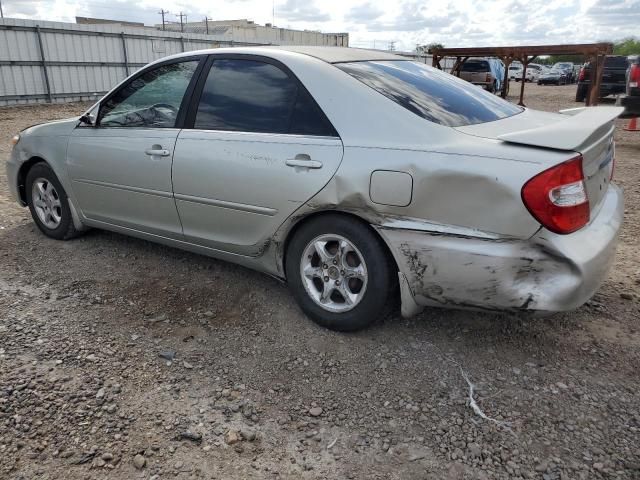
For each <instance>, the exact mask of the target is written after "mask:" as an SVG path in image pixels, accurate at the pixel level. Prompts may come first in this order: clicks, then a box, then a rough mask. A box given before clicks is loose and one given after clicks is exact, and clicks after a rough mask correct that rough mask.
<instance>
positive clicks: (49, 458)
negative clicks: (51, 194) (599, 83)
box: [0, 85, 640, 479]
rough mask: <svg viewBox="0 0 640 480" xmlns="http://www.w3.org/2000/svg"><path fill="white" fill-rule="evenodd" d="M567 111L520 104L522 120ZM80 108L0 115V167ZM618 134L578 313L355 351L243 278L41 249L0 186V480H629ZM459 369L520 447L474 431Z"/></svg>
mask: <svg viewBox="0 0 640 480" xmlns="http://www.w3.org/2000/svg"><path fill="white" fill-rule="evenodd" d="M512 86H513V85H512ZM515 91H516V89H512V92H514V93H515ZM574 95H575V86H566V87H551V86H549V87H539V86H537V85H527V91H526V97H525V102H526V103H527V105H528V106H530V107H533V108H539V109H544V110H553V111H555V110H559V109H561V108H570V107H574V106H576V104H575V103H574V102H573V97H574ZM512 98H515V96H514V97H512ZM85 108H86V105H82V104H65V105H44V106H29V107H12V108H2V109H0V125H2V129H1V130H0V157H6V156H7V155H8V152H9V147H8V142H9V139H10V137H11V136H12V135H13V134H14V133H15V132H17V131H19V130H21V129H22V128H25V127H27V126H29V125H32V124H34V123H38V122H43V121H47V120H53V119H56V118H63V117H68V116H71V115H78V114H80V113H82V111H83V110H84V109H85ZM623 124H624V122H623V121H619V122H618V126H619V128H618V129H617V132H616V142H617V155H616V173H615V177H616V181H617V183H618V184H620V185H622V186H623V187H624V189H625V195H626V205H627V207H626V211H625V223H624V228H623V231H622V236H621V241H620V247H619V251H618V254H617V256H616V262H615V265H614V268H613V269H612V271H611V273H610V275H609V278H608V279H607V281H606V282H605V284H604V285H603V287H602V288H601V290H600V291H599V293H598V294H597V295H596V296H595V297H594V299H593V300H592V301H591V302H589V303H588V304H587V305H585V306H584V307H582V308H580V309H579V310H577V311H575V312H571V313H567V314H562V315H556V316H554V317H550V318H545V319H536V320H531V319H527V318H525V317H519V316H517V315H512V314H510V315H505V316H501V315H490V314H483V313H471V312H459V311H447V310H438V309H432V310H428V311H426V312H424V314H422V315H421V316H419V317H417V318H414V319H411V320H402V319H399V318H393V319H390V320H388V321H387V322H385V323H384V324H381V325H377V326H376V327H374V328H371V329H369V330H367V331H364V332H360V333H357V334H351V335H344V334H337V333H334V332H330V331H327V330H323V329H321V328H319V327H316V326H315V325H314V324H313V323H312V322H311V321H309V320H308V319H306V318H305V317H304V315H302V313H301V312H300V311H299V310H298V308H297V307H296V306H295V304H294V302H293V299H292V298H291V296H290V295H289V293H288V291H287V289H286V287H285V286H283V285H281V284H280V283H278V282H277V281H275V280H273V279H270V278H268V277H265V276H263V275H260V274H258V273H255V272H252V271H249V270H246V269H244V268H242V267H238V266H235V265H231V264H228V263H224V262H220V261H216V260H212V259H209V258H205V257H200V256H197V255H192V254H189V253H185V252H182V251H179V250H175V249H170V248H166V247H163V246H159V245H155V244H151V243H148V242H145V241H141V240H136V239H132V238H127V237H124V236H122V235H117V234H114V233H108V232H101V231H92V232H90V233H89V234H87V235H85V236H83V237H81V238H78V239H77V240H74V241H71V242H56V241H53V240H49V239H47V238H45V237H43V236H42V235H41V234H40V233H39V231H38V230H37V229H36V227H35V226H34V225H33V223H32V221H31V219H30V218H29V212H28V211H27V210H25V209H22V208H20V207H18V206H17V205H16V204H14V203H13V202H12V201H10V199H9V198H8V190H7V186H6V178H5V177H4V172H0V478H10V479H21V478H43V479H51V478H60V479H76V478H78V479H80V478H82V479H87V478H96V479H97V478H104V477H105V475H106V474H107V473H108V472H111V473H110V476H111V478H127V479H128V478H155V479H158V478H173V477H176V478H207V479H210V478H220V479H230V478H234V479H236V478H237V479H248V478H256V479H263V478H291V479H300V478H309V479H311V478H318V479H329V478H330V479H344V478H354V479H360V478H368V479H383V478H384V479H414V478H415V479H443V478H448V479H462V478H473V479H482V478H501V479H507V478H509V479H510V478H545V479H559V478H572V479H573V478H576V479H580V478H582V479H592V478H627V479H635V478H640V447H639V445H640V441H639V440H640V436H639V433H638V432H639V429H640V389H639V388H638V386H639V382H638V373H637V372H638V371H639V369H640V361H639V360H640V354H639V352H640V349H639V348H638V347H639V342H640V333H639V332H640V330H639V329H640V327H639V325H638V321H639V319H640V300H639V299H640V264H639V263H638V258H639V255H640V243H639V242H638V238H639V236H640V231H639V226H640V218H639V215H640V214H639V210H640V209H639V207H640V160H639V154H640V134H639V133H631V132H624V131H622V129H621V128H620V127H622V125H623ZM458 365H461V366H462V367H463V368H464V370H465V371H466V372H467V373H468V375H469V379H470V381H472V382H473V383H474V384H475V398H476V400H477V402H478V405H479V406H480V408H482V410H483V411H484V412H485V413H486V414H487V415H488V416H490V417H492V418H494V419H496V420H498V421H500V422H508V423H509V425H510V430H511V431H512V432H513V433H511V431H509V430H507V429H505V428H501V427H500V426H498V425H496V424H495V423H492V422H488V421H485V420H483V419H481V418H480V417H478V416H476V415H475V414H474V412H473V410H472V409H471V408H470V406H469V402H468V384H467V382H466V381H465V380H464V378H463V377H462V375H461V372H460V369H459V367H458Z"/></svg>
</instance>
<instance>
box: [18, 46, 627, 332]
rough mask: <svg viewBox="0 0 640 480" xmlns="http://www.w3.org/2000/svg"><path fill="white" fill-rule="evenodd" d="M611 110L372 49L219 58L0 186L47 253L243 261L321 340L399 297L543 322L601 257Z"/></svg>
mask: <svg viewBox="0 0 640 480" xmlns="http://www.w3.org/2000/svg"><path fill="white" fill-rule="evenodd" d="M621 111H622V109H621V108H618V107H599V108H596V109H591V108H588V109H587V108H584V109H574V110H572V111H570V112H568V113H567V114H559V113H548V112H541V111H536V110H532V109H524V108H521V107H519V106H517V105H514V104H511V103H508V102H506V101H504V100H503V99H501V98H499V97H496V96H495V95H491V94H489V93H488V92H484V91H482V90H481V89H478V88H477V87H475V86H472V85H471V84H469V83H467V82H465V81H463V80H461V79H459V78H456V77H454V76H452V75H449V74H447V73H444V72H442V71H440V70H437V69H434V68H431V67H429V66H426V65H424V64H421V63H417V62H413V61H409V60H407V59H405V58H403V57H400V56H396V55H392V54H389V53H385V52H379V51H368V50H359V49H348V48H337V47H241V48H219V49H211V50H203V51H195V52H188V53H181V54H178V55H173V56H170V57H167V58H164V59H162V60H159V61H156V62H154V63H151V64H149V65H147V66H146V67H143V68H141V69H140V70H139V71H137V72H136V73H134V74H133V75H132V76H130V77H129V78H127V79H126V80H124V81H123V82H122V83H121V84H119V85H118V86H116V87H115V88H114V89H113V90H111V91H110V92H109V93H108V94H107V95H106V96H105V97H104V98H102V99H101V100H100V101H99V102H97V103H96V104H95V105H94V106H92V107H91V108H89V109H88V110H87V111H86V112H85V113H84V114H83V115H82V116H81V117H75V118H70V119H66V120H58V121H54V122H50V123H46V124H42V125H37V126H32V127H29V128H27V129H26V130H23V131H22V132H20V133H19V134H17V135H16V136H15V137H14V139H13V143H14V146H13V149H12V151H11V155H10V158H9V160H8V162H7V179H8V183H9V188H10V191H11V193H12V195H13V196H14V197H15V199H16V200H17V201H18V202H19V204H20V205H23V206H28V208H29V210H30V212H31V216H32V217H33V221H34V222H35V224H36V225H37V227H38V228H39V229H40V231H41V232H42V233H43V234H44V235H46V236H48V237H51V238H54V239H59V240H67V239H70V238H72V237H74V236H76V235H78V234H79V233H80V232H81V231H83V230H85V229H87V228H89V227H95V228H101V229H106V230H113V231H115V232H120V233H123V234H126V235H133V236H137V237H140V238H144V239H147V240H150V241H154V242H160V243H163V244H166V245H172V246H175V247H178V248H183V249H186V250H190V251H192V252H197V253H201V254H204V255H209V256H213V257H217V258H220V259H223V260H228V261H231V262H235V263H239V264H242V265H245V266H247V267H250V268H253V269H256V270H260V271H262V272H266V273H268V274H270V275H272V276H275V277H277V278H279V279H282V280H283V281H286V282H287V283H288V285H289V287H290V289H291V291H292V293H293V296H294V297H295V299H296V300H297V301H298V303H299V305H300V307H301V309H302V310H303V311H304V312H305V313H306V314H307V315H308V316H309V317H310V318H312V319H313V320H315V321H316V322H318V323H319V324H321V325H324V326H325V327H328V328H333V329H336V330H356V329H359V328H363V327H366V326H367V325H370V324H371V323H372V322H374V321H375V320H376V319H378V318H380V317H381V316H382V315H384V313H385V312H386V311H387V309H388V308H389V307H390V306H393V305H394V299H395V298H399V299H400V301H401V311H402V314H403V315H404V316H411V315H414V314H416V313H418V312H419V311H420V310H421V309H422V307H424V306H427V305H429V306H441V307H451V308H453V307H456V308H457V307H462V308H475V309H480V310H508V311H512V312H520V311H539V312H555V311H562V310H569V309H574V308H577V307H578V306H580V305H581V304H583V303H584V302H586V301H587V300H588V299H589V298H590V297H591V296H592V295H593V294H594V292H595V291H596V290H597V289H598V287H599V285H600V283H601V282H602V281H603V279H604V278H605V277H606V274H607V270H608V268H609V266H610V265H611V262H612V260H613V256H614V252H615V246H616V239H617V237H618V231H619V229H620V224H621V220H622V213H623V201H622V193H621V190H620V189H619V188H618V187H617V186H615V185H614V184H613V183H612V182H611V176H612V172H613V152H614V145H613V131H614V120H615V118H616V117H617V116H618V114H619V113H620V112H621ZM72 248H73V247H70V248H69V249H65V250H66V251H67V253H68V254H69V253H71V252H72V251H73V250H72ZM59 260H60V263H61V268H64V263H65V261H66V259H65V258H64V257H61V258H60V259H59ZM238 301H242V300H241V297H238ZM185 307H186V305H185Z"/></svg>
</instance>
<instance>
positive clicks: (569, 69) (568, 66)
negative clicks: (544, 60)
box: [552, 62, 575, 83]
mask: <svg viewBox="0 0 640 480" xmlns="http://www.w3.org/2000/svg"><path fill="white" fill-rule="evenodd" d="M573 67H574V65H573V62H557V63H555V64H554V65H553V67H552V68H553V69H554V70H562V71H563V72H564V74H565V75H566V76H567V81H568V83H573V81H574V78H575V77H574V74H573Z"/></svg>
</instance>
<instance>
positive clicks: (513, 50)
mask: <svg viewBox="0 0 640 480" xmlns="http://www.w3.org/2000/svg"><path fill="white" fill-rule="evenodd" d="M612 53H613V44H611V43H578V44H572V45H528V46H518V47H470V48H435V49H433V50H432V51H431V54H432V55H433V66H434V67H436V68H439V69H441V70H442V67H441V66H440V60H441V59H443V58H444V57H456V63H455V64H454V66H453V68H452V69H451V74H452V75H457V76H460V68H461V67H462V65H463V64H464V62H466V61H467V60H468V59H469V58H472V57H498V58H500V59H501V60H502V61H503V63H504V65H505V72H504V81H503V85H502V93H501V95H502V98H505V97H506V96H507V89H508V85H509V65H511V62H513V61H514V60H518V61H520V62H521V63H522V65H523V66H524V68H523V69H522V84H521V86H520V102H519V104H520V105H524V102H523V98H524V84H525V78H526V73H527V68H526V67H527V65H529V63H531V62H532V61H534V60H535V59H536V58H537V57H538V56H540V55H584V57H585V59H586V60H589V61H591V62H592V65H595V76H594V77H593V78H595V82H593V81H592V82H591V83H590V85H589V94H588V95H587V105H595V104H596V103H597V102H598V96H599V95H598V94H599V92H600V84H601V82H602V70H603V67H604V57H605V55H610V54H612Z"/></svg>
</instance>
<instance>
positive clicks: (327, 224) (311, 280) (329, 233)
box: [285, 215, 395, 332]
mask: <svg viewBox="0 0 640 480" xmlns="http://www.w3.org/2000/svg"><path fill="white" fill-rule="evenodd" d="M285 270H286V275H287V282H288V284H289V288H290V289H291V291H292V293H293V295H294V297H295V299H296V301H297V302H298V304H299V305H300V308H302V310H303V311H304V313H305V314H306V315H307V316H308V317H309V318H311V319H312V320H313V321H314V322H316V323H318V324H319V325H321V326H323V327H326V328H329V329H331V330H337V331H342V332H351V331H355V330H361V329H363V328H366V327H368V326H369V325H371V324H373V323H374V322H376V321H377V320H378V319H380V318H381V317H382V316H383V315H384V314H385V313H386V312H387V310H388V309H387V307H388V306H389V305H390V304H391V303H392V298H393V292H394V288H395V281H394V279H393V276H392V275H393V268H392V265H391V263H390V261H389V258H388V256H387V253H386V250H385V247H384V244H383V243H382V240H380V238H379V237H378V236H377V235H375V233H374V232H372V231H371V230H370V229H369V228H368V227H367V226H365V225H364V224H362V223H360V222H359V221H358V220H355V219H353V218H350V217H346V216H340V215H326V216H322V217H319V218H317V219H314V220H311V221H310V222H309V223H306V224H304V225H302V226H301V227H300V229H299V230H298V231H297V232H296V233H295V236H294V237H293V239H292V240H291V242H290V243H289V246H288V247H287V252H286V267H285Z"/></svg>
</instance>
